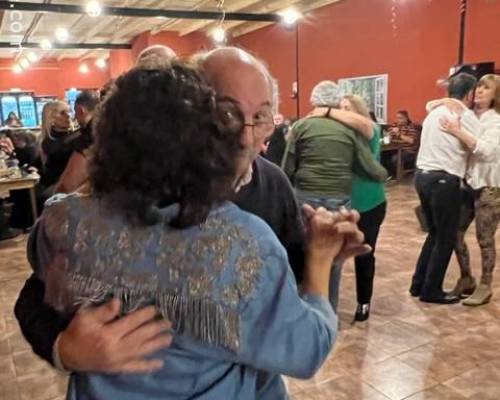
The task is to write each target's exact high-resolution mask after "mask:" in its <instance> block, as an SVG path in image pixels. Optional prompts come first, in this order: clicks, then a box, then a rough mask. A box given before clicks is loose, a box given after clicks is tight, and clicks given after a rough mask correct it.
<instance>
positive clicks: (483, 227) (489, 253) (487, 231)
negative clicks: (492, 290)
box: [455, 187, 500, 285]
mask: <svg viewBox="0 0 500 400" xmlns="http://www.w3.org/2000/svg"><path fill="white" fill-rule="evenodd" d="M478 194H479V196H478V197H477V198H476V200H475V202H474V208H473V209H472V208H471V207H470V202H469V201H468V199H467V198H466V199H465V201H464V203H463V206H462V210H461V216H460V229H459V232H458V236H457V244H456V246H455V254H456V256H457V260H458V264H459V265H460V271H461V275H462V277H464V276H471V275H472V273H471V269H470V256H469V250H468V248H467V245H466V244H465V240H464V237H465V232H466V231H467V228H468V227H469V226H470V224H471V222H472V220H473V219H474V214H475V216H476V237H477V241H478V243H479V248H480V249H481V266H482V275H481V283H483V284H486V285H490V284H491V282H492V279H493V269H494V268H495V260H496V251H495V233H496V230H497V227H498V224H499V222H500V188H494V187H487V188H484V189H482V190H481V191H480V192H478ZM469 200H470V199H469Z"/></svg>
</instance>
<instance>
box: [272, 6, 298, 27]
mask: <svg viewBox="0 0 500 400" xmlns="http://www.w3.org/2000/svg"><path fill="white" fill-rule="evenodd" d="M278 14H279V15H281V21H282V22H283V23H284V24H285V25H286V26H293V25H295V24H296V23H297V21H298V20H299V19H301V18H302V17H303V15H302V14H301V13H300V12H298V11H297V10H296V9H295V8H287V9H286V10H283V11H281V12H280V13H278Z"/></svg>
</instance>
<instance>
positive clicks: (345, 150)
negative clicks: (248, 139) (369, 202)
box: [282, 81, 387, 310]
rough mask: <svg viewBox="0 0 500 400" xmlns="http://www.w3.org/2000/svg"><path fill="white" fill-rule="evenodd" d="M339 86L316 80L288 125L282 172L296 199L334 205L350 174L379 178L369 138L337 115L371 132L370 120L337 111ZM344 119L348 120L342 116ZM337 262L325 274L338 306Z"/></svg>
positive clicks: (343, 199)
mask: <svg viewBox="0 0 500 400" xmlns="http://www.w3.org/2000/svg"><path fill="white" fill-rule="evenodd" d="M340 100H341V95H340V88H339V86H338V85H337V84H336V83H335V82H332V81H322V82H319V83H318V84H317V85H316V86H315V87H314V88H313V90H312V92H311V99H310V101H311V105H312V106H313V111H312V112H311V114H310V115H309V116H307V117H306V118H303V119H301V120H299V121H297V122H296V123H295V124H294V125H293V126H292V133H291V139H290V141H289V143H288V146H287V152H286V153H285V156H284V158H283V161H282V166H283V168H284V171H285V173H286V174H287V175H288V176H289V178H290V180H291V182H292V184H293V185H294V187H295V190H296V193H297V198H298V200H299V201H300V202H301V203H305V204H310V205H312V206H314V207H325V208H326V209H328V210H338V209H340V208H341V207H349V208H350V206H351V192H352V181H353V177H354V173H356V174H358V175H359V176H363V177H367V178H370V179H372V180H374V181H377V182H383V181H384V180H385V179H386V178H387V173H386V171H385V169H384V168H383V167H382V165H380V164H379V163H378V162H377V161H376V160H375V159H374V157H373V156H372V154H371V150H370V147H369V144H368V140H367V139H366V138H365V137H363V136H362V135H360V134H359V133H357V132H356V131H355V130H354V129H352V128H350V127H349V126H352V124H350V125H349V124H348V125H345V124H344V123H342V122H340V121H339V120H337V119H333V118H337V117H336V115H337V116H338V117H341V116H342V115H343V114H342V113H345V114H347V115H348V116H350V117H351V118H353V119H360V120H361V121H362V123H363V124H366V125H367V126H368V127H369V130H370V132H369V134H371V135H373V123H372V122H371V121H370V120H368V119H367V118H364V117H362V116H360V115H358V114H355V113H353V112H348V111H342V110H338V108H339V107H340ZM345 122H348V121H345ZM340 271H341V266H340V265H339V266H336V267H335V268H333V270H332V274H331V276H330V302H331V304H332V306H333V309H334V310H336V309H337V304H338V296H339V286H340V276H341V273H340Z"/></svg>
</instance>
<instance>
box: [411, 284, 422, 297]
mask: <svg viewBox="0 0 500 400" xmlns="http://www.w3.org/2000/svg"><path fill="white" fill-rule="evenodd" d="M410 294H411V295H412V296H413V297H419V296H420V288H419V287H417V286H416V285H411V286H410Z"/></svg>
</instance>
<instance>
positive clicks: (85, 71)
mask: <svg viewBox="0 0 500 400" xmlns="http://www.w3.org/2000/svg"><path fill="white" fill-rule="evenodd" d="M78 70H79V71H80V72H81V73H82V74H88V73H89V66H88V65H87V64H85V63H83V64H80V67H79V68H78Z"/></svg>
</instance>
